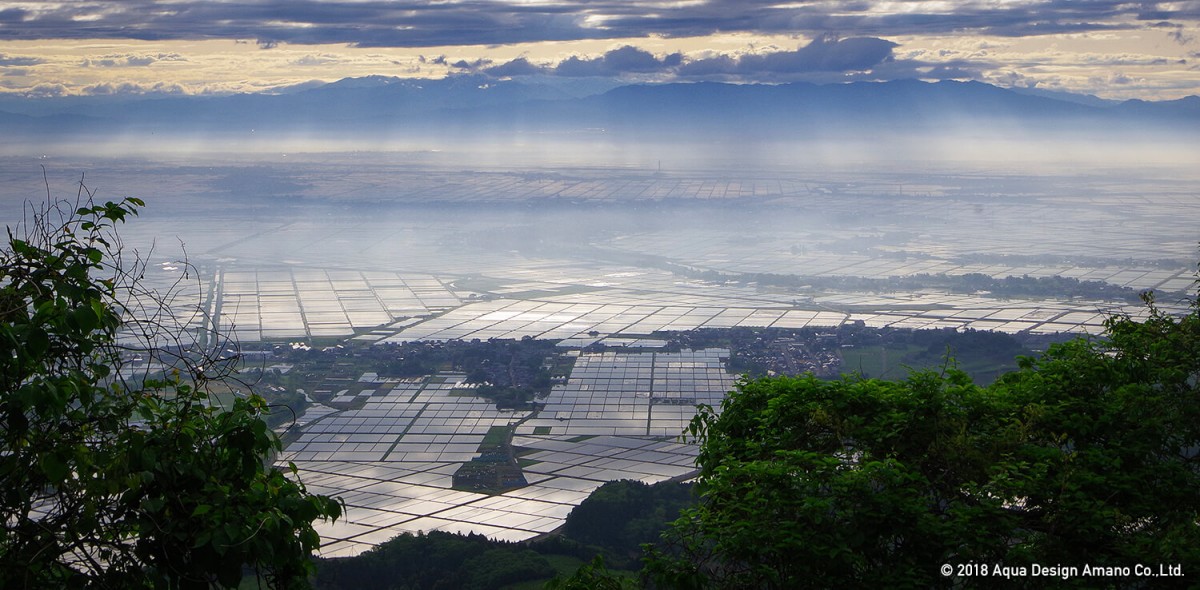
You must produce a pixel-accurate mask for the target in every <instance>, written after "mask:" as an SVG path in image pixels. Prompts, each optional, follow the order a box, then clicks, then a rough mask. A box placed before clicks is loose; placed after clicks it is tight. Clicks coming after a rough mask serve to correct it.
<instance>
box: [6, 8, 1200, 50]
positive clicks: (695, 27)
mask: <svg viewBox="0 0 1200 590" xmlns="http://www.w3.org/2000/svg"><path fill="white" fill-rule="evenodd" d="M1139 19H1140V20H1139ZM1197 20H1200V2H1196V1H1195V0H1187V1H1181V2H1171V3H1166V2H1129V1H1128V0H1089V1H1088V2H1079V1H1078V0H1016V1H1009V2H1003V3H997V2H993V1H990V0H958V1H956V2H953V3H946V2H882V1H870V0H817V1H812V2H780V1H777V0H698V1H694V2H669V1H666V0H645V1H640V2H630V1H628V0H557V1H555V2H537V3H533V2H527V1H524V0H492V1H487V2H484V1H482V0H437V1H434V0H402V1H398V2H385V1H383V0H365V1H364V0H324V1H317V0H255V1H246V2H192V3H186V4H177V3H170V4H169V3H163V2H158V1H156V0H92V1H89V2H58V3H29V4H25V5H22V8H6V9H2V10H0V40H19V39H55V38H57V39H85V38H86V39H142V40H166V39H242V40H245V39H254V40H257V41H256V42H257V43H258V44H259V46H261V47H263V48H271V47H275V46H276V45H278V44H280V43H289V44H327V43H339V44H351V45H358V46H392V47H431V46H451V45H499V44H511V43H520V42H536V41H564V40H580V39H619V38H643V37H647V36H651V35H658V36H664V37H682V36H694V35H708V34H713V33H718V32H720V33H737V32H743V33H752V34H788V35H795V34H802V35H815V34H820V33H822V32H825V31H840V32H843V33H845V34H847V35H848V36H857V37H895V36H902V35H916V34H961V33H985V34H989V35H995V36H1008V37H1019V36H1025V35H1046V34H1054V33H1066V32H1089V31H1105V30H1113V29H1137V28H1145V27H1149V26H1152V25H1151V24H1150V23H1151V22H1152V21H1153V22H1168V23H1172V24H1176V25H1178V24H1180V23H1194V22H1196V21H1197Z"/></svg>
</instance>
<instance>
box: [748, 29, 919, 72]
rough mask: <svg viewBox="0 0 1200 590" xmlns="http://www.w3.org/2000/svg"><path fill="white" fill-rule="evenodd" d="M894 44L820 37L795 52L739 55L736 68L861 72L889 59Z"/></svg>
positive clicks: (895, 45)
mask: <svg viewBox="0 0 1200 590" xmlns="http://www.w3.org/2000/svg"><path fill="white" fill-rule="evenodd" d="M896 47H898V45H897V44H896V43H893V42H891V41H887V40H884V39H877V38H874V37H854V38H850V39H842V40H837V39H834V38H831V37H828V36H822V37H817V38H816V39H813V41H812V42H811V43H809V44H808V45H806V46H804V47H801V48H799V49H797V50H796V51H781V52H777V53H767V54H763V55H753V54H751V55H745V56H742V58H741V59H739V60H738V69H739V71H740V73H743V74H747V73H771V74H795V73H806V72H850V71H862V70H869V69H871V68H873V67H875V66H876V65H879V64H880V63H882V62H884V61H889V60H891V59H893V56H892V50H893V49H894V48H896Z"/></svg>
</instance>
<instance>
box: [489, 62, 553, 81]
mask: <svg viewBox="0 0 1200 590" xmlns="http://www.w3.org/2000/svg"><path fill="white" fill-rule="evenodd" d="M482 71H483V73H485V74H488V75H490V76H495V77H497V78H511V77H513V76H532V75H534V74H541V73H543V70H542V68H540V67H538V66H535V65H533V64H532V63H529V60H528V59H525V58H523V57H518V58H517V59H514V60H512V61H509V62H505V63H502V64H500V65H498V66H491V67H487V68H483V70H482Z"/></svg>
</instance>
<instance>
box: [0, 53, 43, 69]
mask: <svg viewBox="0 0 1200 590" xmlns="http://www.w3.org/2000/svg"><path fill="white" fill-rule="evenodd" d="M40 63H45V60H43V59H39V58H36V57H22V56H19V55H6V54H3V53H0V68H7V67H14V66H15V67H25V66H36V65H38V64H40Z"/></svg>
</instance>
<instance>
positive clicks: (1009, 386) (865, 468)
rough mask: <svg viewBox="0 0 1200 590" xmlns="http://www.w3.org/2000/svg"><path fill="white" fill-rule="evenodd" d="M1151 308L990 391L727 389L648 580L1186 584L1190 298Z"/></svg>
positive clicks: (865, 385)
mask: <svg viewBox="0 0 1200 590" xmlns="http://www.w3.org/2000/svg"><path fill="white" fill-rule="evenodd" d="M1146 302H1147V304H1148V306H1149V317H1148V319H1147V320H1145V321H1135V320H1134V319H1132V318H1130V317H1127V316H1116V317H1113V318H1111V319H1110V320H1109V321H1108V323H1107V325H1106V328H1107V331H1106V334H1105V336H1104V337H1103V338H1100V339H1094V340H1085V339H1079V340H1074V341H1071V342H1067V343H1063V344H1059V345H1055V346H1053V347H1051V348H1050V349H1049V350H1048V352H1046V353H1045V354H1044V355H1042V356H1041V357H1040V358H1021V359H1020V360H1019V361H1020V362H1019V365H1020V368H1019V369H1018V370H1016V371H1014V372H1012V373H1009V374H1007V375H1004V376H1002V377H1001V378H1000V379H998V380H997V381H996V382H995V383H993V384H991V385H989V386H987V387H980V386H977V385H976V384H974V383H972V382H971V380H970V379H969V378H968V377H967V375H966V374H964V373H962V372H961V371H958V370H956V369H954V368H952V367H949V368H946V369H945V370H942V371H924V372H916V373H913V374H910V376H909V377H908V378H907V379H905V380H903V381H895V382H892V381H879V380H864V379H854V378H844V379H842V380H837V381H822V380H818V379H816V378H814V377H811V376H809V377H780V378H772V379H759V380H743V381H741V382H740V383H739V384H738V386H737V390H736V391H735V392H734V393H732V394H731V395H730V396H729V397H728V398H727V399H726V400H725V401H724V402H723V403H722V406H721V409H720V412H717V411H714V410H712V409H711V408H708V409H703V411H701V412H700V413H699V415H698V416H697V417H696V418H695V420H693V421H692V423H691V425H690V427H689V432H690V434H691V435H692V436H694V437H695V438H697V439H698V440H699V442H700V444H701V448H700V454H699V457H698V460H697V463H698V466H699V468H700V474H699V478H698V479H699V488H700V490H701V497H702V500H701V502H700V504H699V505H698V506H697V507H695V508H693V509H691V510H689V511H685V513H684V516H683V517H682V518H681V519H679V520H678V521H676V523H675V524H674V525H673V527H672V529H671V530H670V532H669V533H668V535H667V536H666V542H665V544H664V545H663V546H660V547H659V548H658V549H656V550H655V551H654V552H653V553H652V554H651V556H650V558H649V559H648V569H649V571H650V572H651V577H652V579H653V580H654V581H655V582H656V583H657V585H659V586H662V587H670V588H710V587H711V588H803V587H817V588H824V587H847V586H849V587H867V586H871V587H922V588H923V587H931V586H933V587H936V586H954V585H962V584H964V583H966V584H969V585H971V586H987V585H991V584H995V585H1006V584H1007V585H1012V584H1013V583H1014V580H1003V579H1000V580H997V579H996V578H986V577H972V578H969V579H968V578H963V577H958V576H957V573H958V572H959V570H958V569H957V566H958V565H959V564H967V563H975V564H988V565H989V567H994V566H995V565H1003V566H1011V567H1014V568H1015V567H1020V566H1025V567H1030V568H1031V567H1032V565H1033V564H1040V565H1042V566H1056V565H1062V566H1066V567H1071V566H1076V567H1079V568H1081V569H1082V568H1083V566H1085V565H1088V566H1092V567H1096V566H1116V567H1123V566H1128V567H1131V568H1132V567H1133V566H1135V565H1138V564H1143V565H1150V566H1151V567H1155V568H1157V565H1158V564H1177V565H1182V571H1183V573H1184V574H1185V575H1188V576H1194V575H1200V528H1198V525H1197V523H1198V522H1200V395H1197V393H1198V391H1197V386H1198V381H1197V379H1198V376H1200V306H1198V305H1196V304H1195V303H1193V305H1192V307H1191V310H1190V313H1188V314H1186V315H1184V316H1183V317H1175V316H1172V315H1169V314H1167V313H1165V312H1163V311H1161V310H1159V309H1158V308H1157V307H1156V306H1155V305H1154V301H1153V299H1152V298H1151V297H1150V296H1147V297H1146ZM943 564H949V565H950V567H951V568H952V569H951V575H949V576H946V575H943V572H942V571H941V569H940V568H941V566H942V565H943ZM992 571H994V570H992ZM1136 581H1137V580H1135V579H1102V580H1100V581H1099V582H1097V579H1096V578H1084V577H1075V578H1073V579H1068V580H1062V579H1055V580H1051V581H1050V582H1046V578H1041V579H1040V580H1039V579H1031V578H1026V579H1024V580H1015V582H1016V583H1017V584H1028V585H1041V583H1051V582H1052V583H1062V584H1065V585H1081V586H1085V587H1086V586H1094V585H1095V584H1097V583H1100V584H1108V583H1117V584H1132V583H1134V582H1136ZM1160 581H1161V580H1160Z"/></svg>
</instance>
